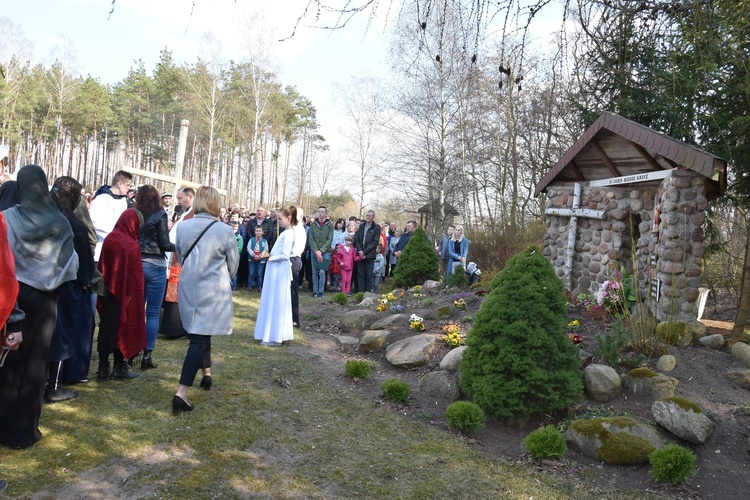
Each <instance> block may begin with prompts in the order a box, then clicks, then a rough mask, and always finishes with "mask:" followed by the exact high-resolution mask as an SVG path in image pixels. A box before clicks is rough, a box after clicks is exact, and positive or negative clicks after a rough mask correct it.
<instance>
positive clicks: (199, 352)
mask: <svg viewBox="0 0 750 500" xmlns="http://www.w3.org/2000/svg"><path fill="white" fill-rule="evenodd" d="M201 368H211V336H210V335H197V334H195V333H191V334H190V345H189V346H188V351H187V354H185V361H183V362H182V373H181V374H180V385H186V386H188V387H192V386H193V382H194V381H195V374H196V373H197V372H198V370H200V369H201Z"/></svg>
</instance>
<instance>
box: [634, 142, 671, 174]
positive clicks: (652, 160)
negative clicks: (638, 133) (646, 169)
mask: <svg viewBox="0 0 750 500" xmlns="http://www.w3.org/2000/svg"><path fill="white" fill-rule="evenodd" d="M628 142H629V143H630V145H631V146H633V148H635V150H636V151H638V153H639V154H640V155H641V156H642V157H643V159H644V160H646V162H647V163H648V164H649V165H651V166H652V167H654V168H655V169H657V170H667V167H665V166H664V165H662V164H661V163H659V162H658V161H656V158H654V157H653V156H651V155H650V154H649V153H648V151H646V149H645V148H644V147H643V146H641V145H640V144H636V143H635V142H633V141H628Z"/></svg>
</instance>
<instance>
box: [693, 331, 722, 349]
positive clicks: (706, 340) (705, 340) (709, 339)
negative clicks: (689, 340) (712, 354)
mask: <svg viewBox="0 0 750 500" xmlns="http://www.w3.org/2000/svg"><path fill="white" fill-rule="evenodd" d="M698 343H699V344H700V345H702V346H703V347H708V348H709V349H721V348H722V347H724V336H723V335H722V334H720V333H715V334H713V335H706V336H705V337H701V338H699V339H698Z"/></svg>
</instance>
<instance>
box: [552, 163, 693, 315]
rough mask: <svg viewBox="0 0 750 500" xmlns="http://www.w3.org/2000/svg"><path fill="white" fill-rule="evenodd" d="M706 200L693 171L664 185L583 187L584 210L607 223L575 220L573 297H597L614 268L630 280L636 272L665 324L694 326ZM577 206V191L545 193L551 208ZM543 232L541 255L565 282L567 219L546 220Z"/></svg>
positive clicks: (563, 189)
mask: <svg viewBox="0 0 750 500" xmlns="http://www.w3.org/2000/svg"><path fill="white" fill-rule="evenodd" d="M705 195H706V188H705V186H704V185H703V180H702V177H701V176H700V175H698V174H695V173H694V172H690V171H675V172H674V173H673V174H672V175H671V176H670V177H668V178H667V179H665V180H664V181H663V182H662V183H661V185H660V184H659V183H658V182H654V183H652V184H651V185H646V186H643V185H641V186H638V187H637V188H634V187H632V186H630V187H629V186H619V187H618V186H609V187H593V188H592V187H583V189H582V191H581V203H580V205H581V208H590V209H593V210H603V211H604V212H605V216H604V218H603V220H598V219H588V218H583V217H579V218H578V229H577V231H576V239H575V252H574V256H573V268H572V282H573V283H572V287H571V288H572V293H573V295H574V296H578V295H579V294H581V293H588V294H592V295H593V294H595V293H596V292H597V291H598V290H599V287H600V286H601V285H602V283H604V282H605V281H606V280H608V279H611V278H612V273H613V268H617V269H619V268H620V267H621V266H622V267H624V268H625V270H626V272H627V273H629V274H631V273H633V271H634V269H633V267H634V264H635V267H636V269H635V272H636V273H635V274H636V276H637V282H638V283H639V289H640V298H641V300H642V301H644V302H647V303H649V306H650V308H651V309H652V311H653V312H654V313H655V314H656V315H657V317H659V319H660V320H664V319H668V318H672V319H678V318H679V319H695V317H696V314H697V307H696V298H697V297H698V287H699V285H700V264H701V262H700V257H701V255H702V252H703V246H702V242H703V230H702V228H701V226H702V224H703V222H704V221H705V214H704V212H703V211H704V210H705V208H706V196H705ZM572 205H573V186H570V185H568V186H550V187H548V189H547V208H572ZM546 224H547V233H546V235H545V239H544V255H545V256H546V257H547V258H548V259H549V260H550V261H551V262H552V264H553V266H554V267H555V270H556V272H557V275H558V276H559V277H560V278H561V279H562V278H563V274H564V266H565V258H566V247H567V239H568V232H569V224H570V218H569V217H556V216H551V215H548V216H547V221H546ZM633 252H635V255H633ZM652 256H656V259H652ZM654 262H655V263H656V267H654ZM655 279H658V280H660V282H661V294H660V299H659V302H658V304H656V303H655V302H654V301H653V300H652V299H651V298H650V288H651V285H652V282H655ZM565 285H566V288H567V287H568V284H567V283H566V284H565Z"/></svg>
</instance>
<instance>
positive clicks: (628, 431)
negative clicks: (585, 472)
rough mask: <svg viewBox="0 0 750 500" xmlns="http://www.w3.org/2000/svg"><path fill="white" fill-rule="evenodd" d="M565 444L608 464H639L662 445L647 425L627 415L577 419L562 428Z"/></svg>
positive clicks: (656, 434)
mask: <svg viewBox="0 0 750 500" xmlns="http://www.w3.org/2000/svg"><path fill="white" fill-rule="evenodd" d="M565 440H566V441H567V442H568V444H569V445H570V446H571V447H572V448H575V449H576V450H578V451H580V452H581V453H583V454H585V455H587V456H589V457H592V458H595V459H596V460H599V461H602V462H605V463H608V464H640V463H645V462H648V456H649V455H650V454H651V452H653V451H654V450H656V449H659V448H662V447H663V446H664V441H663V440H662V438H661V436H659V434H658V433H657V432H656V431H655V430H654V429H653V428H652V427H650V426H648V425H646V424H644V423H643V422H640V421H638V420H635V419H634V418H630V417H614V418H593V419H590V420H576V421H574V422H573V423H572V424H570V427H569V428H568V430H567V431H566V432H565Z"/></svg>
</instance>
